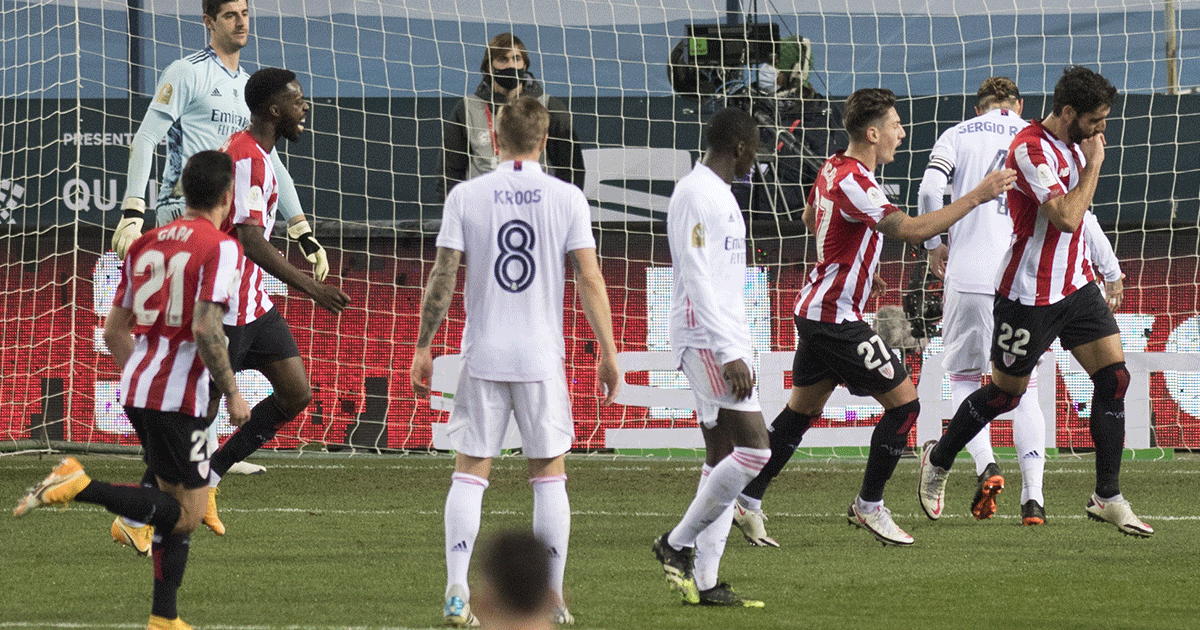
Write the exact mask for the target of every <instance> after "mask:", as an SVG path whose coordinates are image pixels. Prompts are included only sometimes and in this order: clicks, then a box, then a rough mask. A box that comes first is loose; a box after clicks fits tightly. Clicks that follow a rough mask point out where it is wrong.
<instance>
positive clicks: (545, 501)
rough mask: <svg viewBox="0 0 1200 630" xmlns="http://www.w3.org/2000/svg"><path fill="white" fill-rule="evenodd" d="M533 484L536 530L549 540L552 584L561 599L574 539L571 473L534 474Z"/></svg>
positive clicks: (540, 535)
mask: <svg viewBox="0 0 1200 630" xmlns="http://www.w3.org/2000/svg"><path fill="white" fill-rule="evenodd" d="M529 484H530V485H531V486H533V534H534V535H535V536H537V537H538V538H540V539H541V541H542V542H544V543H546V547H547V551H548V552H549V554H550V588H551V589H552V590H553V591H554V592H555V593H557V594H558V596H559V598H560V599H561V598H562V592H563V574H564V573H565V572H566V567H567V546H568V543H569V541H570V539H571V503H570V501H569V499H568V498H567V476H566V475H554V476H550V477H534V478H533V479H530V480H529Z"/></svg>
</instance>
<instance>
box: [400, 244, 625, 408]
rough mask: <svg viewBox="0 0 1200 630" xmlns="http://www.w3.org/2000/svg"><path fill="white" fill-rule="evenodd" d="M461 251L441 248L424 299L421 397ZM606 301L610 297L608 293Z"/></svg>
mask: <svg viewBox="0 0 1200 630" xmlns="http://www.w3.org/2000/svg"><path fill="white" fill-rule="evenodd" d="M461 261H462V252H460V251H458V250H456V249H450V248H449V247H439V248H438V249H437V258H436V259H435V260H434V262H433V271H430V272H429V282H428V283H426V285H425V296H424V297H423V298H421V327H420V329H419V330H418V332H417V347H416V350H415V352H414V353H413V360H412V367H410V368H409V371H408V375H409V380H410V381H411V382H412V388H413V392H414V393H415V394H416V395H417V397H418V398H426V397H428V396H429V379H430V377H432V376H433V350H432V348H431V346H432V344H433V335H434V334H435V333H437V331H438V328H440V327H441V326H442V322H443V321H445V319H446V313H447V312H449V311H450V301H451V300H452V299H454V287H455V286H456V285H457V284H458V265H459V263H460V262H461ZM605 299H606V300H607V296H605ZM610 335H611V332H610Z"/></svg>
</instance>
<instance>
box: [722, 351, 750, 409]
mask: <svg viewBox="0 0 1200 630" xmlns="http://www.w3.org/2000/svg"><path fill="white" fill-rule="evenodd" d="M721 375H722V376H723V377H724V378H725V383H726V384H728V385H729V391H730V392H731V393H733V397H734V399H735V400H746V399H747V398H749V397H750V394H753V393H754V374H753V373H752V372H751V371H750V368H749V367H748V366H747V365H746V362H745V361H743V360H741V359H734V360H732V361H730V362H729V363H726V364H725V365H724V366H723V367H722V368H721Z"/></svg>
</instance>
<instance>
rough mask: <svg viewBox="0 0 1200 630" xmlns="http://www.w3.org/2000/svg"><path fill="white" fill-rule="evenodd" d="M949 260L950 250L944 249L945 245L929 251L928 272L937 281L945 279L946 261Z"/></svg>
mask: <svg viewBox="0 0 1200 630" xmlns="http://www.w3.org/2000/svg"><path fill="white" fill-rule="evenodd" d="M949 258H950V248H949V247H946V244H945V243H942V244H941V245H938V246H937V247H935V248H933V249H931V250H929V271H931V272H933V275H935V276H937V277H938V280H945V279H946V261H947V260H948V259H949Z"/></svg>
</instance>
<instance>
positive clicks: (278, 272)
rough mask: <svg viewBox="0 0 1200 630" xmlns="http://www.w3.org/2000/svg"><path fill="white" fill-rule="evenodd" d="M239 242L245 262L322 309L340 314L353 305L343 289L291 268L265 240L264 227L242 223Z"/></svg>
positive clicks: (238, 229)
mask: <svg viewBox="0 0 1200 630" xmlns="http://www.w3.org/2000/svg"><path fill="white" fill-rule="evenodd" d="M237 235H238V240H239V241H241V243H242V248H243V249H244V250H245V251H246V258H249V259H250V260H252V261H254V263H255V264H256V265H258V266H259V267H262V268H263V271H265V272H267V273H269V274H271V275H272V276H275V277H276V278H279V279H280V280H281V281H283V283H284V284H286V285H288V286H289V287H291V288H293V289H296V290H297V291H303V292H304V293H305V294H306V295H308V296H309V297H311V298H312V299H313V301H314V302H316V303H317V305H318V306H320V307H321V308H323V309H325V310H327V311H329V312H330V313H341V312H342V309H344V308H346V305H347V304H349V303H350V296H348V295H346V294H345V293H343V292H342V290H341V289H339V288H337V287H335V286H331V285H328V284H321V283H320V282H317V281H316V280H314V279H313V278H312V277H311V276H309V275H307V274H305V273H304V272H302V271H300V270H299V269H297V268H295V267H294V266H292V263H290V262H288V260H287V259H286V258H284V257H283V254H280V253H279V250H277V249H275V247H274V246H272V245H271V243H270V242H269V241H267V238H266V230H264V229H263V226H261V225H253V224H249V223H239V224H238V225H237Z"/></svg>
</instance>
